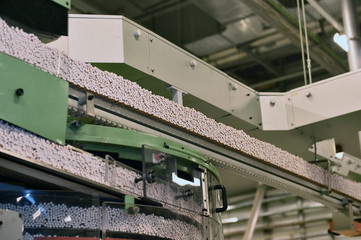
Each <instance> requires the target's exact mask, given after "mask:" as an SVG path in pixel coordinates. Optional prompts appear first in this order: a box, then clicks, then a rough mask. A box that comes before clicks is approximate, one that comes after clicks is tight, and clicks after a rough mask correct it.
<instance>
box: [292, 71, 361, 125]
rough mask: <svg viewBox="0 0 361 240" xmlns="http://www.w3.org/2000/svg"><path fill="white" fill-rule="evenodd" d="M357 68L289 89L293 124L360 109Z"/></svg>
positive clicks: (305, 123) (360, 85)
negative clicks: (353, 70)
mask: <svg viewBox="0 0 361 240" xmlns="http://www.w3.org/2000/svg"><path fill="white" fill-rule="evenodd" d="M360 78H361V71H357V72H351V73H346V74H343V75H339V76H336V77H334V78H331V79H328V80H325V81H322V82H318V83H316V84H313V85H310V86H308V87H303V88H299V89H296V90H293V91H291V92H290V93H289V94H287V95H288V97H290V98H292V103H293V112H294V117H295V127H299V126H303V125H307V124H310V123H314V122H318V121H321V120H326V119H329V118H333V117H336V116H341V115H344V114H347V113H351V112H355V111H359V110H360V109H361V105H360V104H359V103H360V102H361V95H360V91H359V89H361V82H360Z"/></svg>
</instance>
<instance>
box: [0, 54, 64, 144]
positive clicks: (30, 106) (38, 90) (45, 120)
mask: <svg viewBox="0 0 361 240" xmlns="http://www.w3.org/2000/svg"><path fill="white" fill-rule="evenodd" d="M0 78H1V80H0V109H1V111H0V118H1V119H3V120H5V121H8V122H10V123H13V124H15V125H18V126H20V127H22V128H24V129H26V130H29V131H31V132H34V133H36V134H38V135H40V136H42V137H45V138H48V139H50V140H52V141H55V142H57V143H59V144H64V143H65V130H66V117H67V101H68V88H69V83H68V82H66V81H64V80H62V79H59V78H57V77H55V76H53V75H50V74H49V73H46V72H43V71H41V70H39V69H37V68H35V67H32V66H30V65H28V64H26V63H24V62H23V61H21V60H18V59H15V58H13V57H10V56H8V55H6V54H4V53H0ZM20 89H22V90H20Z"/></svg>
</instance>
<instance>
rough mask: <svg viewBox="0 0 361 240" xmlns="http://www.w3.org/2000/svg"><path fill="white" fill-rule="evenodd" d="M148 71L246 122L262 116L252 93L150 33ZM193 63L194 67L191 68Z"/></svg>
mask: <svg viewBox="0 0 361 240" xmlns="http://www.w3.org/2000/svg"><path fill="white" fill-rule="evenodd" d="M149 37H150V39H153V40H152V42H151V43H150V60H151V63H150V69H152V70H153V72H152V74H153V76H154V77H156V78H158V79H161V80H163V81H165V82H167V83H169V84H170V85H172V86H176V87H177V88H179V89H181V90H184V91H186V92H188V93H189V94H191V95H193V96H196V97H197V98H200V99H201V100H204V101H206V102H208V103H210V104H212V105H213V106H216V107H218V108H220V109H223V110H225V111H227V112H229V113H231V114H233V115H236V116H238V117H240V118H241V119H242V120H245V121H247V122H250V123H253V124H255V125H256V124H258V123H260V120H261V116H260V112H259V107H258V102H257V100H256V98H257V96H256V94H255V92H254V91H253V90H251V89H249V88H247V87H246V86H243V85H241V84H240V83H239V82H237V81H236V80H234V79H232V78H231V77H229V76H228V75H226V74H225V73H222V72H221V71H219V70H217V69H215V68H213V67H211V66H209V65H208V64H206V63H204V62H203V61H201V60H199V59H197V58H195V57H194V56H192V55H191V54H188V53H187V52H185V51H183V50H181V49H179V48H177V47H175V46H173V45H172V44H170V43H169V42H167V41H165V40H164V39H162V38H160V37H158V36H156V35H153V34H151V33H150V35H149ZM192 64H193V67H192Z"/></svg>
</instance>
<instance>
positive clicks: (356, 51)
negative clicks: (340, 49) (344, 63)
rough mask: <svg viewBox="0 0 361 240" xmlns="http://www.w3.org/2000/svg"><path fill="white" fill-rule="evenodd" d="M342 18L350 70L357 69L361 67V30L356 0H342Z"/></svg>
mask: <svg viewBox="0 0 361 240" xmlns="http://www.w3.org/2000/svg"><path fill="white" fill-rule="evenodd" d="M342 18H343V25H344V29H345V34H346V37H347V44H348V55H347V56H348V63H349V66H350V71H355V70H357V69H359V68H361V42H360V30H359V26H358V25H359V24H358V21H357V6H356V1H355V0H342Z"/></svg>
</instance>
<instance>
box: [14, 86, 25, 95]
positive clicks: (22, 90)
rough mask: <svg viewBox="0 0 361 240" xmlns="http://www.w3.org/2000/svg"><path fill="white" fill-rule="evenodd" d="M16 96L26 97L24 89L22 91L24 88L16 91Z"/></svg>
mask: <svg viewBox="0 0 361 240" xmlns="http://www.w3.org/2000/svg"><path fill="white" fill-rule="evenodd" d="M15 94H16V96H19V97H20V96H22V95H24V89H22V88H18V89H16V91H15Z"/></svg>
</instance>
